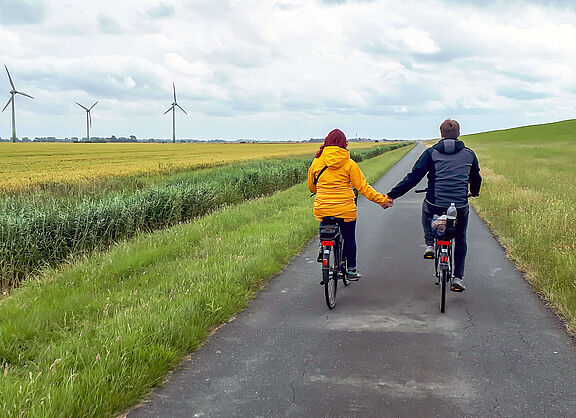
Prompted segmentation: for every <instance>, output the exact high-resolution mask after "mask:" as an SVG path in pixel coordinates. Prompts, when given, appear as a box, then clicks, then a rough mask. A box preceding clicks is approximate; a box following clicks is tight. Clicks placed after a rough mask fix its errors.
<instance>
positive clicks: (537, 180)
mask: <svg viewBox="0 0 576 418" xmlns="http://www.w3.org/2000/svg"><path fill="white" fill-rule="evenodd" d="M462 140H463V141H464V142H465V143H466V144H467V145H469V146H470V147H471V148H472V149H474V151H475V152H476V153H477V155H478V158H479V160H480V167H481V170H482V176H483V179H484V182H483V185H482V190H481V196H480V198H478V199H475V200H474V202H473V205H474V208H475V209H476V210H477V212H478V213H479V215H480V216H481V217H482V219H483V220H484V221H486V222H487V223H488V225H489V226H490V227H491V228H492V230H493V231H494V232H495V233H496V235H497V236H498V237H499V239H500V241H501V242H502V244H503V245H504V246H505V247H506V249H507V251H508V254H509V256H510V258H511V259H512V260H513V261H514V262H515V263H516V264H517V265H518V266H519V267H520V268H521V269H522V270H523V271H525V272H526V276H527V277H528V279H529V280H530V282H531V283H532V284H533V286H534V288H535V289H536V290H537V291H538V292H539V293H540V294H542V295H543V296H544V297H545V298H546V299H547V300H548V301H550V302H551V303H552V304H553V305H554V306H555V308H556V309H557V311H558V312H559V313H560V314H561V315H563V316H564V317H565V318H566V319H567V321H568V326H569V327H570V328H571V329H572V330H574V331H576V120H568V121H563V122H557V123H552V124H545V125H535V126H528V127H522V128H515V129H508V130H503V131H495V132H487V133H483V134H476V135H469V136H465V137H463V138H462Z"/></svg>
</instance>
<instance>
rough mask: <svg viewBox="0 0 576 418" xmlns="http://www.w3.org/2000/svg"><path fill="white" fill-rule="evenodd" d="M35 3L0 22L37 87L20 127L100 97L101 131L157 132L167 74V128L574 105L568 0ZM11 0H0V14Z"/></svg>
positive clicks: (494, 113)
mask: <svg viewBox="0 0 576 418" xmlns="http://www.w3.org/2000/svg"><path fill="white" fill-rule="evenodd" d="M34 1H35V0H25V1H24V2H22V3H21V6H22V7H20V8H17V9H14V10H11V11H10V13H16V12H18V13H20V15H19V16H20V17H19V18H18V19H16V18H15V23H14V24H12V25H10V26H2V27H0V44H1V45H2V47H0V58H2V63H6V64H7V65H8V66H9V68H10V70H11V72H12V73H13V77H14V78H15V82H16V84H17V85H18V86H19V87H20V88H22V89H23V90H24V91H26V92H29V93H30V94H33V95H35V97H37V99H36V100H35V101H30V103H24V101H21V102H20V103H18V106H22V109H23V113H22V116H21V117H19V122H18V123H19V129H18V130H19V133H21V134H22V135H25V136H43V135H46V134H48V133H47V132H44V130H45V129H46V127H47V126H51V127H53V129H54V130H56V131H57V132H51V133H52V134H53V135H59V136H70V135H73V134H76V135H78V133H77V132H76V130H77V125H78V123H77V119H78V115H77V109H73V107H72V108H71V105H70V103H72V104H73V103H74V101H81V102H84V101H85V102H87V103H89V102H92V101H93V100H101V102H100V103H99V105H98V112H96V113H95V115H96V114H97V115H98V116H97V117H96V116H95V122H100V121H101V122H100V126H103V125H104V126H107V129H109V130H110V132H108V133H106V132H100V133H99V134H100V135H106V134H108V135H111V134H115V135H117V136H119V135H127V134H136V135H137V136H139V137H151V136H158V137H162V136H164V137H167V136H168V135H169V132H166V121H165V120H164V119H163V118H162V113H163V111H164V110H165V108H166V106H168V105H169V104H170V103H171V97H172V83H173V82H174V83H175V84H176V89H177V93H178V101H179V103H180V104H181V105H182V106H183V107H184V108H185V109H186V110H187V111H188V112H189V114H190V116H189V117H187V118H185V117H182V120H179V132H180V133H181V134H182V135H183V136H186V137H203V138H215V137H243V138H247V137H253V138H266V137H283V136H298V135H300V137H302V138H306V137H311V136H321V135H323V134H325V132H324V130H326V129H327V128H329V127H330V126H337V125H338V124H340V123H342V124H343V125H342V126H343V127H348V128H349V129H350V130H351V131H358V134H359V135H361V136H374V137H406V136H412V137H419V136H422V137H427V136H435V135H436V134H437V126H436V125H437V123H436V122H434V121H436V120H437V121H441V120H443V119H445V117H447V116H451V117H453V118H455V119H459V118H460V119H461V121H462V125H463V130H464V131H466V132H470V130H468V128H467V127H469V129H474V130H488V129H492V128H501V127H506V126H511V125H514V124H524V123H526V124H529V123H530V124H531V123H538V122H545V121H550V120H556V119H562V118H568V117H573V114H572V112H573V109H574V105H576V70H575V69H576V55H575V54H573V45H575V44H576V25H575V24H574V22H576V8H574V7H572V5H571V2H569V1H561V0H558V1H555V2H549V3H547V4H546V5H541V2H537V1H525V2H519V1H509V2H504V1H497V0H495V1H489V2H483V3H481V4H482V5H481V6H478V5H477V2H472V1H463V2H457V1H454V0H443V1H442V0H419V1H417V0H407V1H400V0H373V1H350V0H349V1H320V0H318V1H309V0H219V1H214V0H165V1H158V0H140V1H138V2H136V1H126V2H118V1H112V0H101V1H98V2H88V3H86V2H82V3H78V2H62V1H61V0H45V1H44V2H34ZM13 4H14V1H13V0H0V13H3V14H2V16H0V20H1V19H4V17H6V16H9V15H7V14H6V10H8V9H7V8H6V7H7V5H13ZM0 83H2V81H1V80H0ZM4 83H5V88H6V91H7V90H8V88H7V80H4ZM1 85H2V84H0V86H1ZM5 98H6V100H7V99H8V96H6V97H5ZM0 100H4V99H3V98H2V97H1V96H0ZM48 102H49V104H48ZM72 109H73V110H72ZM0 116H1V118H0V135H2V136H8V135H9V131H10V128H9V124H10V121H9V115H7V114H6V113H4V114H1V115H0ZM55 118H57V120H58V123H57V124H54V123H51V120H55ZM407 121H409V123H407ZM108 122H109V123H108ZM407 127H409V128H407ZM348 128H347V129H348Z"/></svg>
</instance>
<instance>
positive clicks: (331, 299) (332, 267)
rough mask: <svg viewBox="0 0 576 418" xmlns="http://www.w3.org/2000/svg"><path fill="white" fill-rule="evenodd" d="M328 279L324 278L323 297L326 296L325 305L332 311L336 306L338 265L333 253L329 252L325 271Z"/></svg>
mask: <svg viewBox="0 0 576 418" xmlns="http://www.w3.org/2000/svg"><path fill="white" fill-rule="evenodd" d="M325 271H327V273H328V277H327V278H326V277H325V278H324V295H325V296H326V305H328V308H329V309H334V306H336V289H337V287H338V265H337V264H336V255H335V251H334V250H332V251H330V257H329V258H328V269H326V270H325Z"/></svg>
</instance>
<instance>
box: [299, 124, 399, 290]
mask: <svg viewBox="0 0 576 418" xmlns="http://www.w3.org/2000/svg"><path fill="white" fill-rule="evenodd" d="M347 146H348V141H347V140H346V135H344V132H342V131H341V130H339V129H334V130H333V131H331V132H330V133H329V134H328V136H327V137H326V139H325V140H324V144H323V145H322V146H321V147H320V150H318V152H317V153H316V158H315V159H314V161H313V162H312V165H311V166H310V168H309V169H308V188H309V189H310V192H311V193H316V199H315V200H314V217H315V218H316V219H317V220H318V221H320V226H322V219H323V218H324V217H325V216H334V217H336V218H342V219H344V222H339V225H340V229H341V231H342V235H343V237H344V251H343V252H344V258H345V259H346V260H347V274H346V276H347V277H348V279H350V280H358V279H359V278H360V273H359V272H358V269H357V268H356V218H357V210H356V203H355V198H356V195H355V194H354V190H353V188H355V189H356V190H358V192H359V193H360V194H362V195H364V196H366V198H367V199H369V200H371V201H372V202H374V203H378V204H379V205H380V206H382V207H383V208H387V207H389V206H391V205H392V201H391V199H388V196H386V195H384V194H382V193H378V192H377V191H376V190H374V188H373V187H372V186H370V184H368V182H367V181H366V178H365V177H364V174H363V173H362V170H360V167H358V164H356V162H355V161H353V160H352V159H350V152H349V151H348V150H347V149H346V147H347ZM324 167H326V169H324ZM322 170H324V171H322ZM318 259H319V260H320V256H319V257H318Z"/></svg>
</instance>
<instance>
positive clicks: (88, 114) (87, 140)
mask: <svg viewBox="0 0 576 418" xmlns="http://www.w3.org/2000/svg"><path fill="white" fill-rule="evenodd" d="M76 104H77V105H78V106H80V107H81V108H82V109H84V110H85V111H86V142H89V141H90V127H91V126H92V116H90V111H91V110H92V109H93V108H94V106H96V105H97V104H98V101H96V103H94V104H93V105H92V106H90V108H87V107H86V106H82V105H81V104H80V103H78V102H76Z"/></svg>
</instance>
